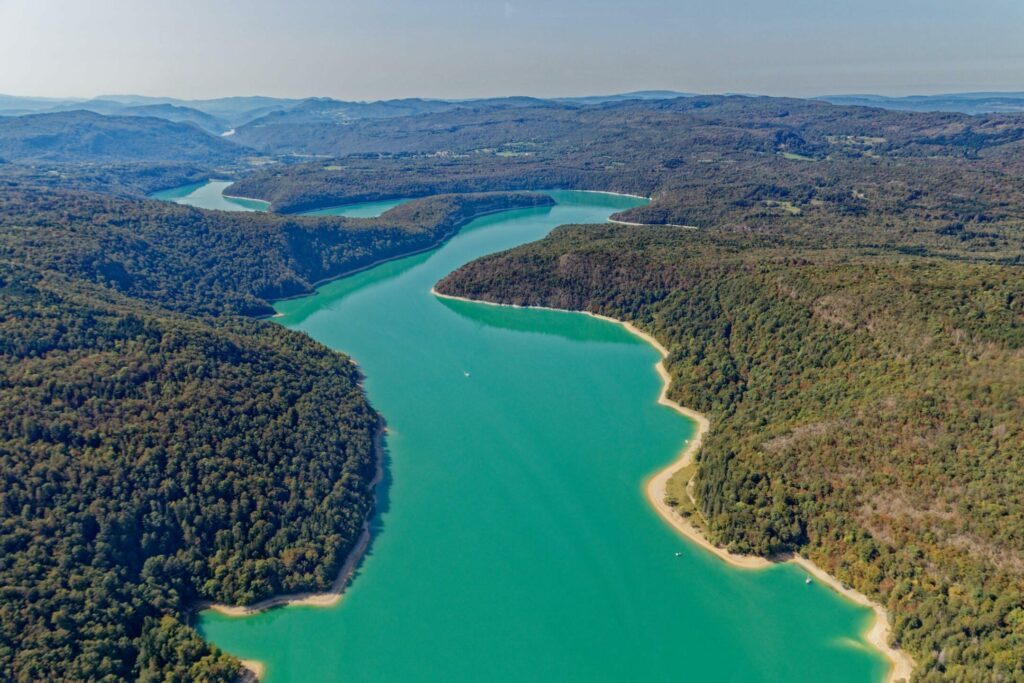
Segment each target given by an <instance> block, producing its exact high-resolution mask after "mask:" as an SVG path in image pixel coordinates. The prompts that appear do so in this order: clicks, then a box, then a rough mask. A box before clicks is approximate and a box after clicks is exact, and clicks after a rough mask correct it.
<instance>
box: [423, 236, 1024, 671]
mask: <svg viewBox="0 0 1024 683" xmlns="http://www.w3.org/2000/svg"><path fill="white" fill-rule="evenodd" d="M805 241H806V240H805V238H804V237H803V236H801V235H796V236H794V235H791V234H787V233H778V234H772V233H768V232H763V233H760V234H751V233H737V232H732V231H724V230H723V231H717V230H706V231H705V230H692V229H686V228H673V227H664V226H663V227H659V228H657V229H654V228H651V227H641V226H623V225H612V226H570V227H563V228H559V229H558V230H556V231H555V232H554V233H552V234H551V235H550V236H549V237H548V238H546V239H544V240H542V241H541V242H538V243H535V244H532V245H527V246H524V247H520V248H517V249H514V250H512V251H510V252H506V253H503V254H498V255H495V256H490V257H485V258H483V259H480V260H478V261H476V262H474V263H472V264H469V265H467V266H465V267H463V268H462V269H460V270H458V271H456V272H455V273H454V274H452V275H450V276H449V277H448V278H446V279H445V280H442V281H441V282H440V283H439V284H438V289H439V290H440V291H442V292H446V293H450V294H456V295H460V296H468V297H472V298H476V299H484V300H488V301H495V302H501V303H512V304H533V305H544V306H552V307H557V308H567V309H574V310H588V311H592V312H595V313H601V314H605V315H610V316H614V317H616V318H619V319H624V320H629V321H632V322H634V323H636V324H637V325H639V326H640V327H641V328H642V329H645V330H647V331H649V332H651V333H652V334H654V335H655V336H656V337H657V338H658V339H659V340H660V341H661V342H663V343H664V344H665V346H666V347H667V348H668V349H669V350H670V356H669V358H668V361H667V367H668V370H669V372H670V374H671V376H672V380H673V381H672V385H671V389H670V396H671V397H672V398H673V399H674V400H676V401H678V402H680V403H681V404H683V405H687V406H692V407H694V408H696V409H698V410H700V411H702V412H705V413H707V414H708V415H709V416H710V418H711V421H712V431H711V433H710V435H709V437H708V439H707V441H706V444H705V445H704V447H703V449H702V451H701V453H700V455H699V463H700V465H699V468H698V470H697V475H696V478H695V481H694V482H693V493H694V498H695V503H696V506H697V509H698V510H699V511H700V519H699V520H698V521H700V522H703V524H704V525H705V527H706V530H707V532H708V534H709V535H710V537H711V538H712V539H714V540H715V541H717V542H719V543H721V544H723V545H725V546H727V547H728V548H729V549H731V550H734V551H737V552H744V553H758V554H764V555H772V554H777V553H782V552H788V551H799V552H801V553H804V554H806V555H807V556H808V557H810V558H811V559H813V560H814V561H815V562H817V563H818V564H819V565H820V566H822V567H823V568H825V569H826V570H827V571H829V572H830V573H833V574H835V575H836V576H838V577H839V578H840V579H841V580H842V581H844V582H846V583H849V584H851V585H853V586H854V587H856V588H857V589H859V590H861V591H863V592H864V593H866V594H868V595H869V596H872V597H873V598H875V599H877V600H878V601H880V602H881V603H882V604H883V605H885V606H886V607H887V608H888V609H889V610H890V614H891V615H892V618H893V620H894V623H893V626H894V638H895V640H896V642H897V643H898V644H899V645H900V646H901V647H903V648H906V649H907V650H909V651H910V652H911V653H912V654H913V655H914V656H915V658H916V659H917V661H918V663H919V671H918V677H919V678H920V679H921V680H929V681H930V680H939V679H943V678H950V679H953V680H1002V681H1009V680H1024V606H1022V605H1024V523H1022V520H1024V469H1022V468H1021V462H1022V461H1024V447H1022V444H1024V433H1022V431H1021V425H1024V402H1022V401H1021V391H1020V388H1021V386H1024V272H1022V271H1021V269H1020V267H1019V266H1007V265H998V264H991V263H977V262H972V260H963V259H952V258H941V257H934V256H921V255H911V254H905V253H901V252H900V251H898V250H886V249H880V248H878V246H873V247H869V248H853V247H845V248H834V247H831V246H829V245H827V244H821V245H819V246H818V247H817V248H809V247H808V246H807V245H806V244H805ZM794 244H797V245H799V246H794Z"/></svg>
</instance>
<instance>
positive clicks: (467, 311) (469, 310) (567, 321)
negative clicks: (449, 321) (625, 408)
mask: <svg viewBox="0 0 1024 683" xmlns="http://www.w3.org/2000/svg"><path fill="white" fill-rule="evenodd" d="M438 301H439V302H440V303H441V305H443V306H444V307H445V308H447V309H448V310H450V311H451V312H452V313H455V314H456V315H457V316H459V317H460V318H463V319H465V320H468V321H470V322H473V323H476V324H478V325H480V326H481V327H491V328H494V329H498V330H508V331H510V332H521V333H526V334H536V335H544V336H548V337H559V338H561V339H565V340H567V341H575V342H588V343H591V342H597V343H603V344H629V343H637V344H639V343H642V342H640V341H639V340H637V339H636V338H635V337H633V336H631V335H630V336H626V335H623V336H621V337H613V336H609V335H608V334H607V332H606V330H605V329H603V328H596V327H595V326H594V322H593V319H591V318H588V317H586V316H584V315H582V314H577V315H573V314H570V313H567V312H565V311H553V310H552V311H547V310H543V309H536V308H514V307H511V306H488V305H483V304H480V303H477V302H473V301H461V300H459V299H448V298H446V297H438ZM545 315H547V316H550V319H549V320H544V321H543V322H544V323H546V324H539V323H538V320H540V319H541V318H539V317H538V316H545Z"/></svg>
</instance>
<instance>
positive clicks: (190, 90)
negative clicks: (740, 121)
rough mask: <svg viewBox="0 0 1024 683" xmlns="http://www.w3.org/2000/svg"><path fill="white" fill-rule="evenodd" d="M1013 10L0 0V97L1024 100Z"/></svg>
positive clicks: (641, 2)
mask: <svg viewBox="0 0 1024 683" xmlns="http://www.w3.org/2000/svg"><path fill="white" fill-rule="evenodd" d="M1022 29H1024V3H1016V2H1012V1H1011V0H981V1H980V2H977V3H973V4H971V5H970V6H967V5H964V4H962V3H957V2H953V1H951V0H931V1H926V0H904V1H902V2H898V1H897V2H894V1H892V0H864V1H863V2H861V3H858V4H857V6H856V7H835V6H827V7H825V6H822V5H821V3H817V2H812V1H811V0H789V1H788V2H785V3H781V2H774V3H772V2H757V1H756V0H723V1H722V2H720V3H718V4H717V5H715V6H714V7H711V6H707V4H706V3H702V2H701V3H698V2H692V1H685V0H684V1H682V2H680V1H678V0H676V1H672V0H637V1H636V2H633V3H628V4H627V3H616V2H608V1H605V0H592V1H591V2H584V1H583V0H554V1H549V2H540V1H539V0H512V1H509V2H505V1H498V2H494V1H476V2H468V1H466V0H437V2H434V3H429V4H427V3H416V2H413V0H394V1H393V2H389V3H387V4H386V5H384V4H369V3H356V2H351V1H341V2H327V1H326V0H300V1H298V2H293V3H289V5H288V6H287V7H285V6H283V5H282V4H281V3H277V2H271V1H270V0H253V1H252V2H241V1H240V0H219V1H218V0H213V1H208V2H200V0H182V1H181V2H178V3H175V4H174V5H173V6H169V5H166V4H163V3H153V2H127V1H126V0H110V1H109V2H105V3H103V5H102V6H95V5H94V4H93V3H80V2H74V1H73V0H35V1H34V2H33V1H29V0H0V58H2V59H3V63H4V64H5V69H4V70H3V71H2V73H0V92H2V93H5V94H10V95H16V96H25V97H58V98H83V99H89V98H93V97H97V96H101V95H111V94H125V93H130V94H136V95H148V96H156V97H174V98H180V99H206V98H215V97H224V96H230V95H229V93H258V94H260V95H263V96H268V97H290V98H301V97H310V96H324V97H334V98H337V99H343V100H368V101H372V100H379V99H393V98H399V97H426V98H434V99H471V98H483V97H495V96H509V95H517V94H518V95H526V96H534V97H572V96H583V95H603V94H611V93H619V92H629V91H636V90H659V89H666V90H676V91H683V92H700V93H725V92H731V93H752V94H763V95H789V96H796V97H811V96H828V95H838V94H878V95H887V96H901V95H920V94H947V93H961V92H991V91H1002V92H1013V91H1022V90H1024V48H1022V44H1021V42H1020V40H1019V36H1020V35H1021V30H1022Z"/></svg>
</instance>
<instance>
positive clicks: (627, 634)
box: [198, 192, 887, 683]
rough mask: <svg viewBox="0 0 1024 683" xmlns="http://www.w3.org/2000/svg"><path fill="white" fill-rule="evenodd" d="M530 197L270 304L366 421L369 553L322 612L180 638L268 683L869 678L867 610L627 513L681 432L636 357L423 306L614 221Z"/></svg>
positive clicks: (557, 320)
mask: <svg viewBox="0 0 1024 683" xmlns="http://www.w3.org/2000/svg"><path fill="white" fill-rule="evenodd" d="M552 194H553V196H554V197H555V198H556V199H557V201H558V206H556V207H553V208H545V209H530V210H520V211H510V212H506V213H502V214H497V215H494V216H488V217H484V218H481V219H478V220H476V221H474V222H473V223H472V224H470V225H469V226H467V227H466V228H464V229H463V230H462V231H461V233H460V234H459V235H458V236H456V237H455V238H454V239H452V240H451V241H450V242H448V243H447V244H445V245H444V246H442V247H440V248H439V249H437V250H435V251H432V252H429V253H425V254H420V255H416V256H412V257H409V258H405V259H402V260H397V261H392V262H389V263H386V264H383V265H380V266H378V267H375V268H373V269H371V270H368V271H365V272H362V273H359V274H356V275H353V276H351V277H348V278H345V279H341V280H337V281H335V282H333V283H330V284H327V285H325V286H323V287H322V288H320V290H319V291H318V292H317V293H316V294H314V295H312V296H309V297H305V298H302V299H296V300H291V301H285V302H281V303H279V304H278V305H277V310H278V311H279V312H280V313H281V314H282V317H279V318H278V319H277V321H278V322H280V323H281V324H284V325H286V326H288V327H291V328H293V329H296V330H302V331H304V332H306V333H308V334H310V335H311V336H312V337H314V338H315V339H318V340H320V341H321V342H323V343H325V344H327V345H328V346H330V347H332V348H335V349H338V350H341V351H344V352H346V353H348V354H351V355H352V357H353V358H354V359H355V360H356V361H357V362H358V363H359V364H360V366H361V367H362V369H363V371H364V372H365V374H366V390H367V392H368V395H369V397H370V400H371V401H372V402H373V404H374V406H375V407H376V409H377V410H379V411H380V412H381V413H382V414H383V415H384V417H385V418H386V420H387V422H388V435H387V457H386V462H385V465H386V470H387V476H386V478H385V480H384V482H383V484H382V485H381V487H380V490H379V506H378V512H377V514H376V516H375V518H374V520H373V524H372V528H373V541H372V544H371V546H370V549H369V552H368V554H367V555H366V557H365V559H364V561H363V562H362V564H361V566H360V568H359V570H358V572H357V573H356V575H355V577H354V578H353V580H352V581H351V583H350V585H349V587H348V589H347V592H346V594H345V597H344V598H343V600H342V601H341V602H340V603H339V604H338V605H336V606H334V607H329V608H323V607H307V606H293V607H287V608H279V609H274V610H270V611H267V612H264V613H261V614H259V615H255V616H252V617H247V618H231V617H224V616H221V615H218V614H215V613H212V612H204V613H202V614H201V615H200V618H199V620H198V626H199V628H200V630H201V632H202V633H203V634H204V636H205V637H207V638H209V639H210V640H211V641H212V642H214V643H216V644H217V645H219V646H221V647H222V648H224V649H225V650H227V651H228V652H231V653H233V654H235V655H237V656H239V657H241V658H245V659H257V660H260V661H261V662H262V663H263V664H264V665H265V667H266V669H265V680H266V681H268V682H270V683H283V682H285V681H289V682H290V681H295V682H305V681H440V680H443V681H466V682H470V681H474V682H475V681H625V680H630V681H669V680H694V681H697V680H702V681H703V680H716V681H780V680H798V681H826V680H827V681H878V680H881V679H882V678H883V677H884V676H885V674H886V671H887V664H886V661H885V660H884V659H883V657H882V656H881V654H880V653H878V652H877V651H875V650H873V649H872V648H870V647H869V646H868V645H867V644H866V643H865V642H864V641H863V639H862V638H861V636H860V633H861V632H862V631H863V630H864V629H865V628H866V626H867V625H868V624H869V623H870V619H871V614H870V612H869V611H868V610H866V609H864V608H861V607H858V606H856V605H854V604H852V603H850V602H848V601H846V600H845V599H843V598H841V597H840V596H838V595H836V594H835V593H833V592H832V591H830V590H829V589H828V588H826V587H824V586H820V585H818V584H817V583H813V584H810V585H806V584H805V583H804V578H805V575H804V573H803V572H802V571H801V570H800V569H798V568H796V567H794V566H790V565H782V566H776V567H773V568H771V569H768V570H760V571H750V570H739V569H734V568H732V567H729V566H727V565H726V564H724V563H723V562H721V561H720V560H718V559H717V558H715V557H713V556H711V555H710V554H708V553H707V552H705V551H703V550H701V549H699V548H697V547H695V546H693V545H690V544H689V543H688V542H686V541H685V540H683V539H682V538H680V537H679V536H678V535H677V534H676V533H675V532H673V531H672V530H671V529H670V528H669V527H668V526H667V525H666V524H665V523H664V522H663V520H661V519H660V518H659V517H658V516H657V514H656V513H655V512H654V511H653V510H652V509H651V507H650V506H649V505H648V504H647V502H646V500H645V498H644V493H643V482H644V480H645V479H646V478H647V477H648V476H649V475H650V474H651V473H652V472H654V471H655V470H657V469H659V468H660V467H663V466H664V465H665V464H667V463H668V462H670V461H671V460H673V458H674V456H675V454H676V453H677V452H678V450H679V449H680V447H681V445H682V443H683V441H684V440H685V439H687V438H689V436H690V435H691V433H692V424H691V423H690V422H689V421H688V420H686V419H684V418H682V417H681V416H679V415H678V414H676V413H675V412H673V411H671V410H669V409H667V408H664V407H661V406H658V405H657V404H656V402H655V401H656V397H657V395H658V391H659V380H658V377H657V375H656V373H655V370H654V367H653V366H654V364H655V362H656V361H657V360H658V355H657V352H656V351H655V350H654V349H653V348H651V347H650V346H648V345H647V344H645V343H643V342H641V341H639V340H637V339H636V338H635V337H633V336H631V335H630V334H629V333H627V332H626V331H625V330H624V329H623V328H622V327H621V326H618V325H615V324H612V323H607V322H603V321H600V320H596V319H593V318H590V317H587V316H584V315H580V314H572V313H559V312H553V311H539V310H525V309H511V308H499V307H492V306H485V305H479V304H472V303H467V302H456V301H446V300H442V299H439V298H437V297H435V296H433V295H432V294H431V293H430V288H431V286H432V285H433V284H434V283H435V282H436V281H437V280H439V279H440V278H442V277H443V276H444V275H446V274H447V273H449V272H450V271H452V270H453V269H455V268H457V267H458V266H459V265H461V264H463V263H466V262H467V261H470V260H472V259H474V258H476V257H478V256H481V255H483V254H487V253H491V252H495V251H499V250H502V249H506V248H509V247H512V246H515V245H518V244H522V243H524V242H528V241H532V240H536V239H539V238H540V237H542V236H544V235H545V234H546V233H547V232H549V231H550V230H551V229H552V228H554V227H556V226H558V225H561V224H565V223H588V222H590V223H593V222H601V221H604V220H605V219H606V218H607V217H608V216H609V215H610V214H611V213H613V212H615V211H617V210H621V209H623V208H626V207H628V206H631V205H633V204H634V203H635V202H636V201H637V200H635V199H631V198H627V197H621V196H613V195H603V194H592V193H578V192H555V193H552ZM677 552H681V553H682V555H681V556H680V557H677V556H676V553H677Z"/></svg>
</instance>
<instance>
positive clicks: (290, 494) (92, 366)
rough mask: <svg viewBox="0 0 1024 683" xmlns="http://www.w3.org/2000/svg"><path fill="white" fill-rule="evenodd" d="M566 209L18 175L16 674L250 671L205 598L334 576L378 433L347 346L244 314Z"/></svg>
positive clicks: (6, 190) (11, 186) (8, 662)
mask: <svg viewBox="0 0 1024 683" xmlns="http://www.w3.org/2000/svg"><path fill="white" fill-rule="evenodd" d="M549 202H550V199H549V198H547V197H542V196H537V195H528V194H511V195H476V196H473V195H468V196H461V197H438V198H433V199H429V200H423V201H417V202H411V203H410V204H409V205H407V206H403V207H401V208H399V209H395V210H394V211H391V212H389V213H388V214H386V215H385V216H383V217H381V218H377V219H341V218H329V217H324V218H316V219H314V218H309V219H300V218H287V217H279V216H260V215H253V214H248V215H245V216H242V215H235V214H229V213H224V212H206V211H201V210H198V209H191V208H187V207H181V206H177V205H172V204H166V203H162V202H156V201H138V200H125V199H119V198H114V197H110V196H104V195H99V194H95V193H89V192H82V191H69V190H59V189H54V188H52V187H38V186H32V185H25V184H20V183H17V182H14V181H11V180H10V179H8V180H7V181H6V182H5V183H4V184H3V186H2V187H0V203H2V205H3V207H4V211H3V212H2V213H0V331H2V334H0V340H2V341H0V356H2V362H0V387H2V390H0V416H2V419H0V476H2V478H3V482H4V485H3V487H2V490H0V549H2V552H0V595H2V600H0V678H2V679H4V680H18V681H37V680H69V681H70V680H76V681H77V680H125V679H139V680H154V681H191V680H205V681H216V680H220V681H228V680H233V679H234V678H235V677H236V676H237V675H238V671H239V665H238V662H237V661H236V660H234V659H233V658H231V657H228V656H226V655H224V654H223V653H220V652H219V651H217V650H216V649H215V648H213V647H212V646H210V645H209V644H207V643H206V642H205V641H203V640H202V639H201V638H200V637H199V636H198V634H197V633H196V632H195V631H194V630H193V629H192V628H191V627H189V626H188V625H187V624H188V616H189V611H190V609H191V607H192V606H194V604H195V603H196V601H198V600H213V601H221V602H227V603H231V604H247V603H251V602H254V601H258V600H260V599H263V598H266V597H269V596H271V595H274V594H279V593H290V592H296V591H305V590H324V589H326V588H328V587H329V586H330V585H331V583H332V582H333V580H334V578H335V577H336V575H337V573H338V571H339V569H340V567H341V566H342V564H343V563H344V561H345V559H346V557H347V556H348V554H349V552H350V551H351V550H352V548H353V547H354V544H355V543H356V541H357V539H358V537H359V535H360V534H361V532H362V528H363V525H364V523H365V520H366V518H367V515H368V514H369V512H370V509H371V507H372V504H373V490H372V481H373V478H374V474H375V471H376V453H375V447H374V438H375V432H376V431H377V430H378V416H377V415H376V413H374V411H373V410H372V409H371V408H370V406H369V405H368V404H367V403H366V400H365V397H364V396H363V393H362V390H361V388H360V386H359V377H358V371H357V369H356V368H355V366H354V365H353V364H352V363H351V362H349V360H348V359H347V358H346V357H345V356H343V355H341V354H337V353H335V352H332V351H330V350H328V349H327V348H325V347H323V346H321V345H320V344H317V343H315V342H313V341H312V340H310V339H309V338H308V337H306V336H305V335H301V334H298V333H294V332H291V331H288V330H286V329H284V328H282V327H279V326H277V325H270V324H267V323H260V322H256V321H252V320H250V319H247V318H245V317H241V316H240V315H239V314H262V313H266V312H269V311H271V310H272V309H270V307H269V304H268V303H267V301H268V299H272V298H275V297H279V296H283V295H287V294H295V293H302V292H305V291H309V288H310V287H311V285H312V283H313V282H315V281H316V280H319V279H322V278H326V277H332V276H336V275H338V274H341V273H343V272H346V271H348V270H351V269H354V268H358V267H361V266H364V265H367V264H368V263H371V262H373V261H376V260H380V259H384V258H389V257H394V256H397V255H401V254H405V253H411V252H413V251H416V250H419V249H423V248H426V247H429V246H432V245H434V244H436V243H438V242H439V241H440V240H443V239H444V238H445V237H447V236H448V235H450V234H451V233H452V232H453V231H455V230H457V229H458V227H459V226H461V225H462V224H463V223H465V222H467V221H468V220H470V219H471V218H472V217H473V216H476V215H479V214H482V213H487V212H490V211H495V210H502V209H506V208H514V207H519V206H534V205H537V204H542V203H549Z"/></svg>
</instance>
